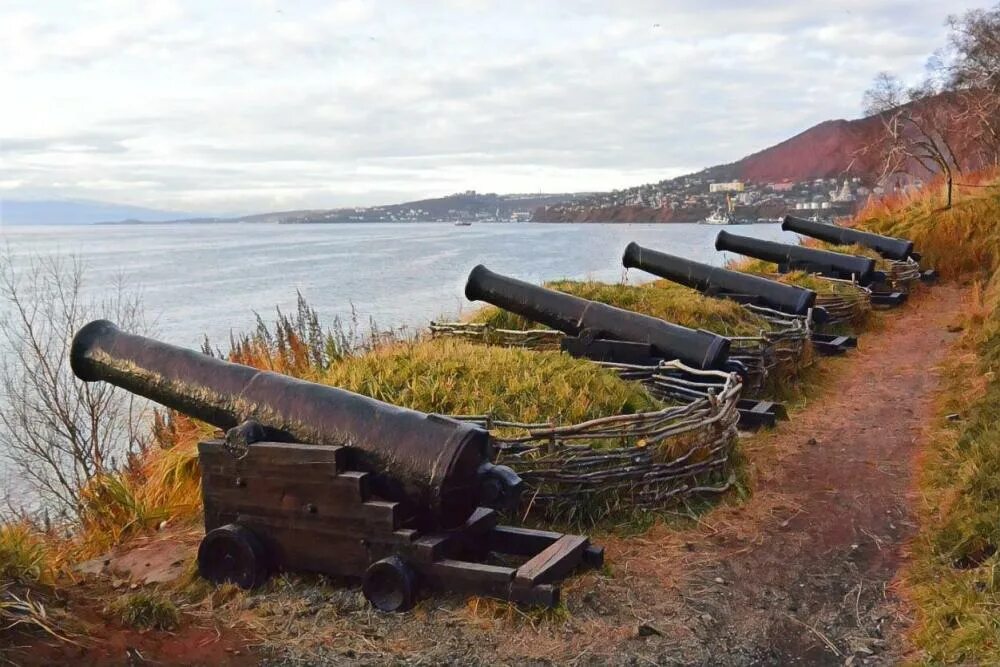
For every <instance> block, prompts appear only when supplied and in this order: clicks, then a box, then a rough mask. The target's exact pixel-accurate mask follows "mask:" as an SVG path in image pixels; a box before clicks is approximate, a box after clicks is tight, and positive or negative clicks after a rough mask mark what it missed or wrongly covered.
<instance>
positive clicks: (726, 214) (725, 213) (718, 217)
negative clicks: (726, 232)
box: [699, 195, 756, 225]
mask: <svg viewBox="0 0 1000 667" xmlns="http://www.w3.org/2000/svg"><path fill="white" fill-rule="evenodd" d="M734 208H735V207H734V206H733V200H732V198H731V197H729V195H726V208H725V209H722V208H717V209H715V211H713V212H712V213H711V214H710V215H709V216H708V217H706V218H705V219H704V220H701V221H699V224H702V225H749V224H753V223H754V222H756V220H743V219H739V218H737V217H736V215H735V213H734Z"/></svg>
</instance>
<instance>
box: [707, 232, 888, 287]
mask: <svg viewBox="0 0 1000 667" xmlns="http://www.w3.org/2000/svg"><path fill="white" fill-rule="evenodd" d="M715 249H716V250H729V251H730V252H736V253H739V254H741V255H747V256H748V257H756V258H757V259H762V260H764V261H765V262H773V263H774V264H777V265H778V270H779V271H807V272H809V273H818V274H820V275H822V276H827V277H829V278H842V279H848V280H849V279H852V278H853V279H855V280H857V281H858V282H859V283H860V284H862V285H869V284H871V282H872V281H873V280H874V279H875V278H876V277H877V274H876V271H875V260H874V259H871V258H870V257H858V256H857V255H845V254H843V253H839V252H831V251H829V250H817V249H816V248H806V247H804V246H800V245H791V244H788V243H776V242H774V241H764V240H762V239H755V238H751V237H749V236H739V235H737V234H730V233H729V232H727V231H725V230H721V231H720V232H719V235H718V236H716V237H715Z"/></svg>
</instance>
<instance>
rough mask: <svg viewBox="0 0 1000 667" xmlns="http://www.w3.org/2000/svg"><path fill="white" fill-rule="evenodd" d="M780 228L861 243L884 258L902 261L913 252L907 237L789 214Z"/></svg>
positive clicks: (844, 242) (840, 242) (839, 242)
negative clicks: (900, 237)
mask: <svg viewBox="0 0 1000 667" xmlns="http://www.w3.org/2000/svg"><path fill="white" fill-rule="evenodd" d="M781 228H782V229H784V230H785V231H788V232H795V233H797V234H802V235H804V236H811V237H812V238H814V239H819V240H820V241H826V242H827V243H836V244H837V245H854V244H857V245H861V246H864V247H866V248H871V249H872V250H874V251H876V252H877V253H878V254H880V255H882V257H885V258H886V259H895V260H898V261H904V260H906V259H908V258H909V257H910V256H911V255H912V254H913V241H910V240H908V239H899V238H894V237H892V236H882V235H881V234H873V233H872V232H863V231H861V230H859V229H850V228H848V227H841V226H839V225H831V224H827V223H825V222H815V221H813V220H804V219H802V218H796V217H794V216H791V215H786V216H785V221H784V222H782V223H781Z"/></svg>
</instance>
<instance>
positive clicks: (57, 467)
mask: <svg viewBox="0 0 1000 667" xmlns="http://www.w3.org/2000/svg"><path fill="white" fill-rule="evenodd" d="M19 261H23V265H21V266H17V267H16V266H15V263H14V259H13V257H12V256H11V253H10V251H9V250H8V251H6V252H5V253H3V254H0V456H4V457H5V458H6V463H7V465H6V467H7V468H8V474H13V475H14V476H16V477H17V479H18V481H19V482H20V483H21V485H22V486H23V487H25V488H23V489H20V491H22V492H24V491H27V492H28V493H29V494H30V495H32V496H35V497H36V498H37V500H36V501H35V502H34V503H32V502H30V501H29V502H28V503H25V502H24V501H23V499H21V500H12V499H11V498H9V497H8V498H7V499H6V502H7V504H8V505H10V506H15V507H20V508H25V506H26V505H29V506H30V505H35V509H37V508H38V506H39V505H40V506H41V507H42V508H44V509H45V510H46V511H53V512H55V513H56V515H57V516H65V517H74V516H76V515H78V513H79V509H80V508H79V497H80V491H81V489H82V488H83V487H84V486H85V485H86V484H87V482H88V481H89V480H90V479H91V478H93V477H94V475H97V474H100V473H105V472H109V471H112V470H115V469H116V468H118V467H120V466H123V465H124V464H125V463H126V462H127V459H128V457H129V456H130V455H132V454H135V453H136V452H138V451H140V450H142V449H144V448H145V447H146V446H148V429H147V421H148V420H147V419H146V418H145V417H146V415H145V414H144V413H145V411H146V409H147V407H146V405H145V404H144V403H143V402H141V401H138V400H136V399H134V398H133V397H132V395H131V394H128V393H127V392H124V391H122V390H119V389H116V388H115V387H113V386H111V385H109V384H105V383H103V382H100V383H92V384H88V383H84V382H80V381H79V380H77V379H76V378H75V377H74V376H73V374H72V371H71V369H70V367H69V346H70V342H71V340H72V338H73V335H74V333H75V332H76V331H77V330H78V329H79V328H80V327H81V326H82V325H83V324H85V323H86V322H87V321H89V320H90V319H96V318H99V317H104V318H107V319H111V320H114V321H116V322H117V323H119V324H120V325H121V326H123V327H125V328H127V329H132V330H136V331H140V332H148V330H149V327H148V324H147V322H146V319H145V317H144V314H143V309H142V304H141V299H140V296H139V294H138V293H137V292H134V291H130V290H128V289H126V286H125V284H124V281H123V280H121V279H119V280H118V281H117V283H116V284H115V285H114V286H113V289H112V290H111V291H110V293H108V294H107V295H106V296H105V297H104V298H102V299H91V300H88V299H87V298H86V297H85V290H84V275H85V272H84V266H83V264H82V263H81V261H80V260H79V259H77V258H75V257H65V256H52V257H35V258H30V259H27V260H19ZM0 463H3V461H0Z"/></svg>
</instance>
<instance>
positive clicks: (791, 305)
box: [622, 243, 816, 315]
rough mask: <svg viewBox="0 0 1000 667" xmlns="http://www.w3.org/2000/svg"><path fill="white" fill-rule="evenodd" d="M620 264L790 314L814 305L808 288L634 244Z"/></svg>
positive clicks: (814, 301)
mask: <svg viewBox="0 0 1000 667" xmlns="http://www.w3.org/2000/svg"><path fill="white" fill-rule="evenodd" d="M622 264H623V265H624V266H625V267H626V268H636V269H642V270H643V271H646V272H648V273H652V274H653V275H656V276H659V277H661V278H666V279H667V280H672V281H673V282H675V283H680V284H681V285H685V286H687V287H691V288H693V289H696V290H698V291H700V292H704V293H705V294H708V295H710V296H723V297H728V298H732V299H734V300H737V301H740V302H743V303H753V304H755V305H758V306H764V307H766V308H771V309H773V310H777V311H780V312H782V313H789V314H791V315H807V314H808V313H809V310H810V309H811V308H812V307H813V306H814V305H815V304H816V293H815V292H813V291H812V290H808V289H804V288H802V287H796V286H794V285H786V284H784V283H779V282H777V281H775V280H768V279H767V278H761V277H760V276H753V275H749V274H746V273H740V272H739V271H730V270H729V269H723V268H721V267H718V266H711V265H709V264H702V263H700V262H695V261H692V260H690V259H685V258H684V257H676V256H674V255H668V254H667V253H663V252H658V251H656V250H652V249H650V248H643V247H642V246H641V245H639V244H638V243H629V244H628V246H627V247H626V248H625V254H624V255H623V256H622Z"/></svg>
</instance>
